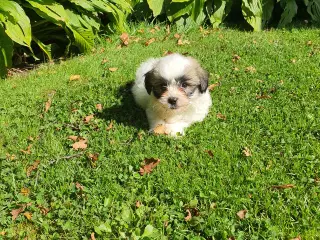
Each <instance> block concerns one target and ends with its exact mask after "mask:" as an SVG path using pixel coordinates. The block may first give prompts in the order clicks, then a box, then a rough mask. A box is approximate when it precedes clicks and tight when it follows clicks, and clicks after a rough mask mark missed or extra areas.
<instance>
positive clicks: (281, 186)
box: [272, 184, 295, 189]
mask: <svg viewBox="0 0 320 240" xmlns="http://www.w3.org/2000/svg"><path fill="white" fill-rule="evenodd" d="M294 187H295V185H293V184H284V185H274V186H272V188H273V189H287V188H294Z"/></svg>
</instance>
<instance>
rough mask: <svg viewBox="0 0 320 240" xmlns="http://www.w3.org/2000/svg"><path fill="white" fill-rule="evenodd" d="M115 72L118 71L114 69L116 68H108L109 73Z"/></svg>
mask: <svg viewBox="0 0 320 240" xmlns="http://www.w3.org/2000/svg"><path fill="white" fill-rule="evenodd" d="M117 70H118V68H116V67H112V68H109V71H110V72H115V71H117Z"/></svg>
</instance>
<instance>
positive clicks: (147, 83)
mask: <svg viewBox="0 0 320 240" xmlns="http://www.w3.org/2000/svg"><path fill="white" fill-rule="evenodd" d="M153 77H154V69H152V70H150V71H149V72H147V73H146V74H145V75H144V86H145V88H146V90H147V93H148V94H149V95H150V94H151V91H152V79H153Z"/></svg>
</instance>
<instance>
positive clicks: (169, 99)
mask: <svg viewBox="0 0 320 240" xmlns="http://www.w3.org/2000/svg"><path fill="white" fill-rule="evenodd" d="M177 101H178V98H176V97H169V98H168V103H170V104H171V105H176V103H177Z"/></svg>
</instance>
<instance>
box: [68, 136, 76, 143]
mask: <svg viewBox="0 0 320 240" xmlns="http://www.w3.org/2000/svg"><path fill="white" fill-rule="evenodd" d="M68 139H70V140H72V141H74V142H75V141H77V140H78V137H77V136H73V135H71V136H69V137H68Z"/></svg>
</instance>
